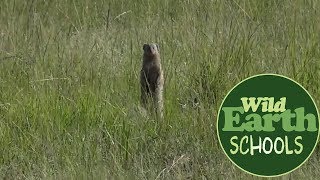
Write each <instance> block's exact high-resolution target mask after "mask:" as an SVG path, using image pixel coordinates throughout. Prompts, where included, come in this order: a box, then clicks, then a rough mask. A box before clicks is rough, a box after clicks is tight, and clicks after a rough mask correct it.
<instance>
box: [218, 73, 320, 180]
mask: <svg viewBox="0 0 320 180" xmlns="http://www.w3.org/2000/svg"><path fill="white" fill-rule="evenodd" d="M217 120H218V121H217V131H218V137H219V138H218V139H219V141H220V145H221V146H222V149H223V150H224V152H225V154H226V155H227V157H228V158H229V159H230V160H231V161H232V162H233V163H234V164H235V165H236V166H238V167H239V168H240V169H242V170H244V171H246V172H248V173H250V174H253V175H257V176H264V177H272V176H280V175H283V174H286V173H289V172H291V171H293V170H295V169H297V168H298V167H300V166H301V165H302V164H303V163H304V162H305V161H306V160H307V159H308V158H309V157H310V155H311V154H312V152H313V150H314V149H315V147H316V144H317V141H318V136H319V115H318V111H317V107H316V105H315V103H314V101H313V99H312V98H311V96H310V94H309V93H308V92H307V91H306V90H305V89H304V88H303V87H302V86H301V85H300V84H298V83H297V82H295V81H294V80H292V79H289V78H287V77H284V76H281V75H276V74H261V75H257V76H252V77H250V78H248V79H245V80H243V81H242V82H240V83H239V84H237V85H236V86H235V87H234V88H233V89H232V90H231V91H230V92H229V93H228V95H227V96H226V97H225V99H224V100H223V102H222V104H221V106H220V109H219V113H218V117H217Z"/></svg>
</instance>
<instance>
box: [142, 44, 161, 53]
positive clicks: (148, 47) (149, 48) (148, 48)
mask: <svg viewBox="0 0 320 180" xmlns="http://www.w3.org/2000/svg"><path fill="white" fill-rule="evenodd" d="M143 50H144V54H145V55H147V56H155V55H158V54H159V46H158V44H154V43H151V44H144V45H143Z"/></svg>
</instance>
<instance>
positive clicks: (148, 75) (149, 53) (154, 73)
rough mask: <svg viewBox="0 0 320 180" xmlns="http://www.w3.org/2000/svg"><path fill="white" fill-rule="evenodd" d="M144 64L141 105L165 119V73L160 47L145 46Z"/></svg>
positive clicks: (153, 45) (154, 45) (141, 76)
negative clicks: (162, 67) (162, 66)
mask: <svg viewBox="0 0 320 180" xmlns="http://www.w3.org/2000/svg"><path fill="white" fill-rule="evenodd" d="M143 51H144V53H143V63H142V69H141V72H140V83H141V103H142V106H143V107H144V108H146V109H148V110H154V111H155V112H156V114H157V115H158V117H159V116H160V117H161V118H162V117H163V96H162V94H163V85H164V78H163V71H162V69H161V61H160V53H159V46H158V45H157V44H153V43H152V44H144V45H143ZM150 101H151V102H150Z"/></svg>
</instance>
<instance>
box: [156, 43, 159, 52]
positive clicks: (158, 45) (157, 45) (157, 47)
mask: <svg viewBox="0 0 320 180" xmlns="http://www.w3.org/2000/svg"><path fill="white" fill-rule="evenodd" d="M156 46H157V49H158V51H159V52H160V47H159V44H156Z"/></svg>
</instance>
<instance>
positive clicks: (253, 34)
mask: <svg viewBox="0 0 320 180" xmlns="http://www.w3.org/2000/svg"><path fill="white" fill-rule="evenodd" d="M319 7H320V2H319V1H315V0H314V1H313V0H306V1H302V0H298V1H293V0H292V1H288V0H284V1H278V0H269V1H256V0H248V1H240V0H227V1H213V0H212V1H205V0H196V1H190V0H186V1H182V0H161V1H160V0H159V1H151V0H148V1H143V0H136V1H127V0H109V1H105V0H97V1H95V2H94V1H89V0H80V1H76V0H53V1H48V0H30V1H24V0H2V1H1V2H0V179H3V178H5V179H13V178H16V179H25V178H27V179H38V178H44V179H70V178H71V179H187V178H191V179H256V177H254V176H251V175H248V174H246V173H244V172H242V171H240V170H239V169H238V168H237V167H235V166H234V165H232V163H231V162H230V161H229V160H228V159H227V158H226V156H225V155H224V154H223V152H222V149H221V148H220V146H219V143H218V141H217V136H216V128H215V127H216V126H215V125H216V114H217V111H218V107H219V105H220V103H221V101H222V99H223V97H224V96H225V95H226V93H227V92H228V91H229V90H230V88H231V87H233V86H234V85H235V84H237V83H238V82H239V81H240V80H242V79H244V78H246V77H248V76H250V75H254V74H258V73H279V74H283V75H286V76H288V77H291V78H293V79H295V80H296V81H298V82H300V83H301V84H302V85H303V86H304V87H305V88H306V89H307V90H308V91H309V92H310V94H311V95H312V96H313V97H314V99H315V101H316V103H317V105H318V106H320V90H319V89H320V81H319V77H320V62H319V60H320V44H319V43H320V41H319V40H320V24H319V22H320V11H319ZM146 42H156V43H158V44H159V45H160V49H161V57H162V63H163V68H164V71H165V79H166V81H165V92H164V98H165V117H164V120H163V121H161V122H159V121H157V120H155V118H153V117H152V116H146V115H145V114H143V113H141V111H140V104H139V96H140V88H139V80H138V79H139V72H140V66H141V58H142V45H143V44H144V43H146ZM275 88H277V87H275ZM195 98H197V99H198V100H199V104H198V105H196V106H195V104H194V103H193V100H194V99H195ZM319 153H320V152H319ZM319 153H318V151H317V152H315V153H314V154H313V155H312V157H311V158H310V159H309V161H307V163H306V164H304V165H303V166H302V167H301V168H300V169H298V170H296V171H294V172H293V173H291V174H288V175H286V176H284V177H281V178H283V179H289V178H293V179H295V178H297V179H301V178H305V179H316V178H318V177H319V175H320V168H319V167H320V163H319V159H320V157H319V156H320V154H319Z"/></svg>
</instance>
